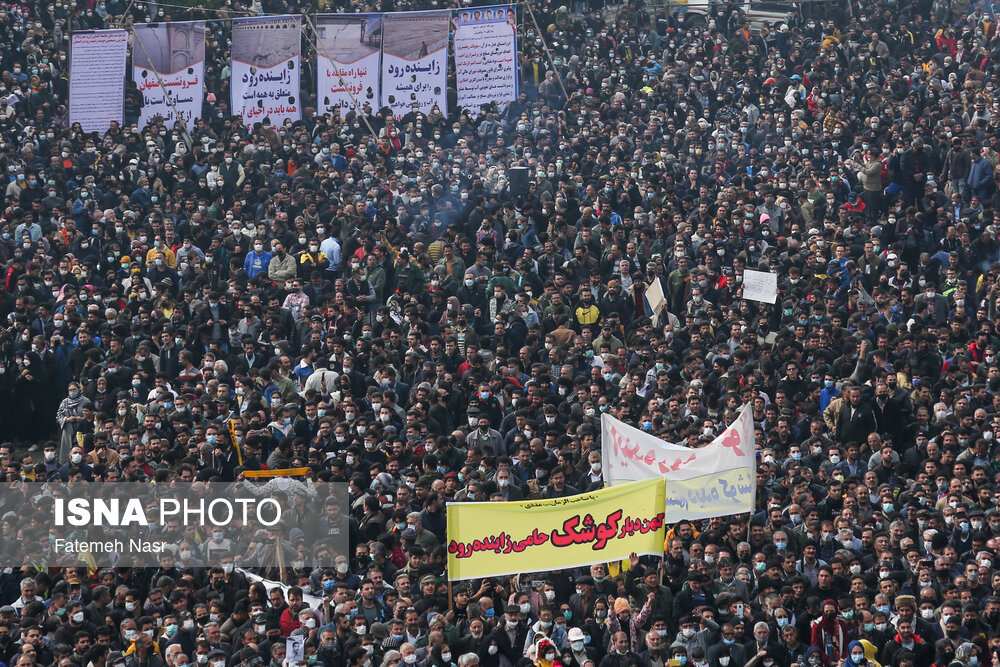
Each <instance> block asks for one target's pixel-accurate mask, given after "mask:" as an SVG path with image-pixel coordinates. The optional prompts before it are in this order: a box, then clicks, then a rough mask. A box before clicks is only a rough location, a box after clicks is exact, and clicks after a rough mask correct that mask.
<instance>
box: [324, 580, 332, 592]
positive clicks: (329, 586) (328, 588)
mask: <svg viewBox="0 0 1000 667" xmlns="http://www.w3.org/2000/svg"><path fill="white" fill-rule="evenodd" d="M333 583H334V582H333V580H329V579H328V580H327V581H324V582H323V590H324V591H332V590H333Z"/></svg>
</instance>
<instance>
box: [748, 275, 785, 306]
mask: <svg viewBox="0 0 1000 667" xmlns="http://www.w3.org/2000/svg"><path fill="white" fill-rule="evenodd" d="M743 298H744V299H750V300H751V301H763V302H764V303H774V302H775V301H777V300H778V274H777V273H771V272H769V271H754V270H752V269H744V271H743Z"/></svg>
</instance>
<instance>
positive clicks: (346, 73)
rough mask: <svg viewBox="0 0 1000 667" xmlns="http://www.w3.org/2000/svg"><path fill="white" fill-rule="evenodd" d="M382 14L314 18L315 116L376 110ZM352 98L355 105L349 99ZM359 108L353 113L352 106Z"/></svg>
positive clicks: (320, 15) (331, 15) (334, 15)
mask: <svg viewBox="0 0 1000 667" xmlns="http://www.w3.org/2000/svg"><path fill="white" fill-rule="evenodd" d="M383 22H384V17H383V15H382V14H319V15H318V16H316V69H317V72H316V112H317V113H318V114H320V115H323V114H326V113H330V111H331V110H332V109H333V108H334V107H340V116H341V118H343V117H344V116H345V115H346V114H347V112H348V111H351V110H355V111H357V112H358V113H366V111H365V107H366V106H368V107H370V108H371V113H373V114H374V113H375V112H376V111H378V108H379V85H378V84H379V73H380V72H381V62H382V58H381V56H382V25H383ZM352 96H353V97H354V101H352V100H351V97H352ZM355 102H357V104H358V105H359V106H360V107H361V108H360V109H354V104H355Z"/></svg>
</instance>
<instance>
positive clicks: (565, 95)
mask: <svg viewBox="0 0 1000 667" xmlns="http://www.w3.org/2000/svg"><path fill="white" fill-rule="evenodd" d="M523 4H524V6H525V7H527V8H528V14H530V15H531V22H532V23H534V24H535V34H536V35H538V38H539V39H541V40H542V48H543V49H544V50H545V57H546V58H548V60H549V65H551V66H552V71H553V72H555V73H556V80H557V81H559V87H560V88H561V89H562V93H563V98H564V99H565V102H563V106H565V105H566V104H567V103H568V102H569V93H567V92H566V85H565V84H564V83H563V78H562V74H561V73H560V72H559V68H557V67H556V64H555V62H554V61H553V60H552V54H551V53H550V52H549V44H548V42H546V41H545V35H544V34H542V29H541V27H539V25H538V19H536V18H535V12H534V10H533V9H532V8H531V2H530V0H528V1H526V2H524V3H523Z"/></svg>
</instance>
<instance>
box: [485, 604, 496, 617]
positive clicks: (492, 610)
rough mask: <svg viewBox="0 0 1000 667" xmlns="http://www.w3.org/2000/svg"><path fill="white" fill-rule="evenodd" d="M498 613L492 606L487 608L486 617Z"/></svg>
mask: <svg viewBox="0 0 1000 667" xmlns="http://www.w3.org/2000/svg"><path fill="white" fill-rule="evenodd" d="M496 613H497V612H496V610H495V609H493V608H492V607H490V608H489V609H487V610H486V618H493V616H494V615H495V614H496Z"/></svg>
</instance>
